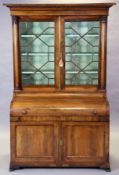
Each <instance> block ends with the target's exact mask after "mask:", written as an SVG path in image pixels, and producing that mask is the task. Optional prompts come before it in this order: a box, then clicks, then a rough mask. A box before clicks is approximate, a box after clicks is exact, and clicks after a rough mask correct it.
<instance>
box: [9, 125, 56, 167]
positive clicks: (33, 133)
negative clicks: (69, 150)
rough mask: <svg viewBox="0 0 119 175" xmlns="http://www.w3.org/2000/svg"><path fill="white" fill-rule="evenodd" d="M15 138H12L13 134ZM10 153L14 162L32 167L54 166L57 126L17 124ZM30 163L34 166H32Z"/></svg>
mask: <svg viewBox="0 0 119 175" xmlns="http://www.w3.org/2000/svg"><path fill="white" fill-rule="evenodd" d="M13 128H14V129H15V131H14V129H13ZM13 132H14V133H16V134H15V136H14V133H13ZM12 135H13V136H14V137H12V138H15V139H14V144H13V145H12V151H13V152H14V147H15V149H16V152H15V154H16V155H15V161H16V162H17V161H18V162H21V163H23V162H24V163H26V164H27V165H30V164H31V166H33V165H34V164H35V165H37V166H55V165H56V163H57V159H58V126H57V125H56V124H54V123H47V122H45V123H39V124H36V123H34V124H29V123H27V124H17V125H16V126H12ZM32 162H33V163H34V164H32Z"/></svg>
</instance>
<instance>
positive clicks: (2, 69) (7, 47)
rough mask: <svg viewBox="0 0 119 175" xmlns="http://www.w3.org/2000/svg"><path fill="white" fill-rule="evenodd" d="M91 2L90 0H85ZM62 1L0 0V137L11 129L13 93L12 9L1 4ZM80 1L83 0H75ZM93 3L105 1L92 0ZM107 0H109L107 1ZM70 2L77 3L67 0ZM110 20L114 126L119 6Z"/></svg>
mask: <svg viewBox="0 0 119 175" xmlns="http://www.w3.org/2000/svg"><path fill="white" fill-rule="evenodd" d="M82 1H83V2H88V1H89V0H86V1H85V0H82ZM5 2H8V3H30V2H31V3H48V2H49V3H57V2H59V3H63V2H64V0H60V1H56V0H54V1H53V0H47V1H46V0H45V1H43V0H42V1H38V0H37V1H35V0H34V1H33V0H24V1H23V0H21V1H20V0H19V1H17V0H6V1H5V0H2V1H0V3H1V4H0V137H1V133H2V136H3V137H4V136H5V135H4V133H6V132H7V133H8V132H9V106H10V101H11V99H12V92H13V55H12V23H11V17H10V13H9V9H8V8H7V7H5V6H2V3H5ZM75 2H77V3H79V2H80V0H75ZM91 2H104V0H92V1H91ZM105 2H107V1H106V0H105ZM65 3H66V1H65ZM67 3H74V1H72V0H68V1H67ZM108 21H109V23H108V57H107V60H108V64H107V92H108V99H109V101H110V109H111V129H113V130H118V131H119V129H118V123H119V6H118V2H117V5H116V6H113V7H112V8H111V9H110V13H109V20H108Z"/></svg>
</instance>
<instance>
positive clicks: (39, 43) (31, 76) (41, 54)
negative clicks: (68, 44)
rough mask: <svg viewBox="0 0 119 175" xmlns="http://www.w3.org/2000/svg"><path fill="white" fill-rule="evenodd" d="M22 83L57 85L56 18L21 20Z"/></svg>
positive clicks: (25, 84) (23, 84)
mask: <svg viewBox="0 0 119 175" xmlns="http://www.w3.org/2000/svg"><path fill="white" fill-rule="evenodd" d="M19 38H20V58H21V84H22V87H26V86H50V87H52V86H55V84H56V80H55V69H56V66H55V52H56V50H55V19H54V18H53V17H52V18H51V19H50V18H48V17H45V18H42V17H40V18H39V19H37V18H36V19H34V21H32V20H31V21H29V20H28V19H26V20H24V21H20V22H19Z"/></svg>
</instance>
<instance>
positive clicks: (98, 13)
mask: <svg viewBox="0 0 119 175" xmlns="http://www.w3.org/2000/svg"><path fill="white" fill-rule="evenodd" d="M5 5H6V6H8V7H9V8H10V11H11V16H12V22H13V23H12V24H13V25H12V26H13V59H14V62H13V63H14V96H13V99H12V102H11V106H10V128H11V129H10V133H11V162H10V170H14V169H18V168H23V167H98V168H104V169H106V170H110V164H109V122H110V119H109V116H110V114H109V104H108V100H107V95H106V51H107V16H108V10H109V7H111V6H112V5H113V3H105V4H104V3H102V4H101V3H98V4H50V5H45V4H5Z"/></svg>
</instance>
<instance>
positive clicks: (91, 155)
mask: <svg viewBox="0 0 119 175" xmlns="http://www.w3.org/2000/svg"><path fill="white" fill-rule="evenodd" d="M108 132H109V131H108V124H107V123H103V122H87V123H86V122H80V123H79V122H78V123H77V122H63V124H62V133H63V134H62V166H70V165H72V166H80V167H81V166H83V165H85V166H88V165H92V166H96V165H99V163H100V165H101V164H103V162H105V161H106V160H105V158H108V148H107V147H106V145H107V144H108V142H109V140H108Z"/></svg>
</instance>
